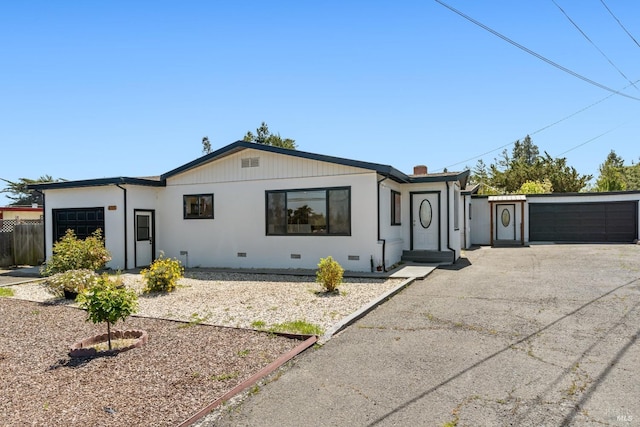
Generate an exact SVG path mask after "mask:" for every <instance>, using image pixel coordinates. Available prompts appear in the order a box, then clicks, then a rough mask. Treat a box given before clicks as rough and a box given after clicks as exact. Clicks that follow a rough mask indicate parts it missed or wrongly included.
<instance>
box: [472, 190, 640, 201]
mask: <svg viewBox="0 0 640 427" xmlns="http://www.w3.org/2000/svg"><path fill="white" fill-rule="evenodd" d="M625 194H640V190H628V191H602V192H598V191H592V192H587V193H545V194H526V196H527V199H530V198H538V197H539V198H545V197H587V196H616V195H617V196H620V195H625ZM492 195H493V194H474V195H472V197H473V198H474V199H487V198H489V197H490V196H492Z"/></svg>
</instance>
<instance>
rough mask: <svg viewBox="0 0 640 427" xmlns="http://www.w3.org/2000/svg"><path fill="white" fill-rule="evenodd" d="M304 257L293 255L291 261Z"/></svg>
mask: <svg viewBox="0 0 640 427" xmlns="http://www.w3.org/2000/svg"><path fill="white" fill-rule="evenodd" d="M300 258H302V256H300V254H291V259H300Z"/></svg>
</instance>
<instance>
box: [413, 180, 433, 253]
mask: <svg viewBox="0 0 640 427" xmlns="http://www.w3.org/2000/svg"><path fill="white" fill-rule="evenodd" d="M411 249H412V250H435V251H439V250H440V192H431V193H413V194H412V195H411Z"/></svg>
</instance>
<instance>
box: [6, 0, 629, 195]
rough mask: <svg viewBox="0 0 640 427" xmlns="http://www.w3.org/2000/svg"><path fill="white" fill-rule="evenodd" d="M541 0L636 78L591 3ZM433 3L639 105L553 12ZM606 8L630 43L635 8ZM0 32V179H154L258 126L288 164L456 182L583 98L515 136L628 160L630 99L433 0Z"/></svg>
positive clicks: (65, 15) (530, 4)
mask: <svg viewBox="0 0 640 427" xmlns="http://www.w3.org/2000/svg"><path fill="white" fill-rule="evenodd" d="M555 1H556V3H557V5H559V6H561V7H562V8H563V9H564V11H565V12H566V13H567V14H568V15H569V16H570V17H571V19H572V20H573V21H574V22H575V23H576V24H577V25H578V26H579V27H580V28H581V29H582V31H583V32H584V33H585V34H586V35H587V36H588V37H589V38H590V39H591V40H592V41H593V43H595V44H596V45H597V47H598V48H599V49H600V50H601V51H602V52H604V53H605V54H606V55H607V57H608V58H609V59H610V60H611V61H612V62H613V63H614V64H615V66H616V67H617V68H618V69H619V70H620V71H622V72H623V73H624V74H625V75H626V76H627V78H628V79H629V80H631V81H636V80H638V79H640V47H639V46H638V45H637V44H636V43H635V42H634V41H633V39H632V38H631V37H629V36H628V35H627V34H626V33H625V32H624V30H623V29H622V28H621V27H620V26H619V25H618V23H617V22H616V21H615V20H614V18H613V17H612V16H611V15H610V14H609V12H608V11H607V10H606V9H605V7H604V6H603V3H602V2H601V1H600V0H580V1H578V0H555ZM446 3H447V4H449V5H450V6H452V7H454V8H456V9H458V10H460V11H461V12H463V13H465V14H467V15H469V16H470V17H472V18H474V19H476V20H478V21H480V22H482V23H483V24H484V25H486V26H488V27H491V28H492V29H494V30H495V31H497V32H499V33H501V34H503V35H504V36H506V37H509V38H510V39H512V40H514V41H515V42H517V43H520V44H521V45H523V46H525V47H527V48H529V49H531V50H532V51H535V52H536V53H538V54H540V55H542V56H544V57H545V58H547V59H549V60H551V61H554V62H556V63H558V64H560V65H561V66H564V67H566V68H567V69H570V70H572V71H573V72H575V73H578V74H580V75H582V76H584V77H586V78H588V79H591V80H593V81H595V82H597V83H599V84H601V85H604V86H607V87H610V88H613V89H615V90H622V89H623V88H625V87H627V88H626V89H624V90H622V92H623V93H625V94H627V95H629V96H633V97H636V98H640V90H639V89H640V82H639V83H638V84H637V86H638V89H636V88H634V87H628V86H629V82H628V80H627V79H625V78H624V77H623V76H622V75H621V74H620V72H619V71H618V70H616V68H614V67H613V66H612V65H611V64H610V63H609V62H608V60H607V59H606V58H605V57H603V56H602V54H601V53H600V52H599V51H598V50H597V49H596V48H595V47H594V46H593V45H592V44H590V43H589V42H588V41H587V39H586V38H585V37H584V36H583V35H582V34H580V32H578V30H577V29H576V28H575V27H574V25H573V24H572V23H571V22H570V21H569V20H568V19H567V17H566V16H565V15H563V14H562V12H561V11H560V10H559V9H558V7H557V6H556V4H554V2H553V1H552V0H548V1H546V0H535V1H533V0H532V1H525V0H523V1H517V2H514V1H507V0H503V1H497V0H496V1H494V0H485V1H482V2H477V1H468V0H465V1H463V0H447V1H446ZM605 3H606V5H607V6H608V7H609V9H611V11H612V12H613V13H614V14H615V15H616V17H617V18H618V19H619V20H620V22H621V23H622V24H623V25H624V26H625V27H626V29H627V30H628V31H629V32H630V33H631V35H633V37H635V39H636V40H640V20H639V19H638V17H640V2H637V1H635V0H605ZM0 38H1V39H2V40H3V43H2V45H3V47H2V54H1V55H0V81H1V82H2V83H1V84H0V115H1V117H2V120H1V121H0V123H1V124H0V144H1V147H2V151H1V153H2V154H1V155H2V161H1V162H0V178H4V179H8V180H12V181H14V180H17V179H18V178H22V177H26V178H37V177H39V176H41V175H45V174H48V175H52V176H53V177H54V178H65V179H69V180H75V179H88V178H103V177H114V176H147V175H158V174H161V173H163V172H166V171H169V170H171V169H173V168H175V167H177V166H180V165H182V164H184V163H186V162H189V161H191V160H193V159H195V158H197V157H199V156H200V155H201V154H202V153H201V149H202V146H201V140H202V137H203V136H205V135H206V136H208V137H209V139H210V140H211V143H212V146H213V148H214V149H215V148H220V147H222V146H224V145H227V144H229V143H231V142H233V141H236V140H238V139H241V138H242V137H243V136H244V134H245V133H246V132H247V131H248V130H252V131H255V128H256V127H258V126H259V124H260V122H262V121H265V122H267V123H268V125H269V128H270V129H271V131H273V132H278V133H280V134H281V136H282V137H288V138H293V139H295V140H296V143H297V144H298V148H299V149H301V150H304V151H311V152H316V153H322V154H328V155H333V156H338V157H346V158H352V159H357V160H364V161H370V162H377V163H384V164H390V165H392V166H394V167H396V168H398V169H399V170H401V171H403V172H406V173H410V172H411V171H412V169H413V166H414V165H416V164H426V165H427V166H428V167H429V171H430V172H437V171H440V170H442V168H444V167H448V169H449V170H462V169H464V168H465V166H469V167H473V166H474V165H475V164H476V161H477V158H476V157H477V156H479V155H481V154H483V153H487V152H489V151H491V150H494V149H496V148H498V147H501V146H504V145H507V144H509V143H512V142H513V141H515V140H516V139H522V138H524V136H525V135H527V134H533V133H534V132H536V131H538V130H539V129H542V128H544V127H546V126H548V125H550V124H553V123H555V122H558V121H560V120H562V119H564V118H566V117H568V116H571V115H572V114H574V113H576V112H578V111H580V110H582V109H584V108H585V107H588V106H591V105H593V104H594V103H596V104H595V105H593V106H591V107H590V108H587V109H586V110H584V111H582V112H580V113H579V114H575V115H573V116H572V117H570V118H568V119H566V120H562V121H561V122H560V123H557V124H555V125H553V126H551V127H549V128H547V129H545V130H543V131H540V132H538V133H535V134H533V135H532V138H533V142H534V143H535V144H537V145H538V146H539V148H540V150H541V151H547V152H548V153H549V154H551V155H552V156H562V157H567V160H568V163H569V164H570V165H571V166H574V167H576V168H577V169H578V171H579V172H581V173H584V174H594V175H597V168H598V165H599V164H600V163H602V162H603V161H604V159H605V157H606V155H607V154H608V153H609V151H610V150H612V149H613V150H615V151H616V153H617V154H618V155H620V156H622V157H623V158H624V159H625V161H626V162H627V163H628V164H631V162H632V161H634V162H636V163H637V162H638V160H639V158H640V149H639V148H638V147H639V146H640V145H639V144H638V135H639V134H640V120H639V117H640V101H639V100H634V99H630V98H626V97H623V96H620V95H613V96H609V95H611V93H610V92H607V91H606V90H603V89H601V88H599V87H596V86H594V85H591V84H589V83H586V82H585V81H583V80H580V79H579V78H576V77H574V76H572V75H569V74H567V73H565V72H563V71H560V70H558V69H557V68H554V67H552V66H551V65H549V64H548V63H545V62H543V61H542V60H540V59H538V58H535V57H534V56H532V55H530V54H528V53H526V52H524V51H522V50H520V49H518V48H516V47H514V46H513V45H511V44H509V43H507V42H505V41H504V40H502V39H500V38H498V37H497V36H495V35H493V34H491V33H489V32H488V31H486V30H484V29H482V28H480V27H479V26H477V25H474V24H473V23H471V22H469V21H468V20H466V19H464V18H462V17H461V16H459V15H457V14H455V13H453V12H452V11H451V10H449V9H447V8H446V7H444V6H442V5H441V4H439V3H437V2H436V1H429V0H422V1H403V2H382V1H351V2H342V1H324V2H300V1H278V2H265V1H227V2H223V1H186V2H178V1H135V2H130V1H110V2H97V1H92V2H80V1H74V2H71V1H56V2H51V1H23V2H5V3H4V4H3V5H2V6H1V9H0ZM599 101H601V102H599ZM603 134H604V135H603ZM600 135H603V136H600ZM593 138H596V139H594V140H593V141H591V142H588V143H586V144H584V143H585V142H587V141H589V140H591V139H593ZM581 144H584V145H582V146H580V145H581ZM578 146H579V147H578ZM575 147H577V148H575ZM507 148H508V149H510V148H511V147H507ZM568 150H570V151H568ZM500 151H501V150H497V151H493V152H490V153H489V154H486V155H484V156H482V157H481V158H483V160H484V161H485V162H486V163H491V162H492V161H493V159H494V158H495V157H496V156H498V155H499V154H500ZM0 187H3V185H2V184H0ZM5 203H8V200H6V199H3V198H2V197H0V205H3V204H5Z"/></svg>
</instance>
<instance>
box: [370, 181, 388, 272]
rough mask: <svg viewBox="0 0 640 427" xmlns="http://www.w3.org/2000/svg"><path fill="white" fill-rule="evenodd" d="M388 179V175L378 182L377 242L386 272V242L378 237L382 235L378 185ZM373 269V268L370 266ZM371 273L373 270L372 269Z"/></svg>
mask: <svg viewBox="0 0 640 427" xmlns="http://www.w3.org/2000/svg"><path fill="white" fill-rule="evenodd" d="M388 178H389V175H387V176H385V177H384V178H382V179H381V180H379V181H378V209H377V211H378V241H381V240H382V269H383V270H384V271H385V272H386V271H387V263H386V260H385V251H386V246H387V241H386V240H385V239H381V238H380V236H381V234H382V232H381V230H380V183H381V182H382V181H386V180H387V179H388ZM372 267H373V266H372ZM372 271H373V269H372Z"/></svg>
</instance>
